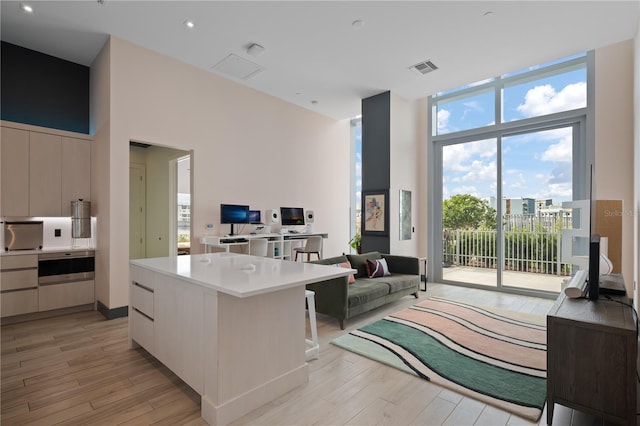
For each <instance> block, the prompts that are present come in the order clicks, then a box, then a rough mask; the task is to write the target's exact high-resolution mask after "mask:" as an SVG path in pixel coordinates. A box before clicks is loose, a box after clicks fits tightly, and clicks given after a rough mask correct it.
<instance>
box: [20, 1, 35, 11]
mask: <svg viewBox="0 0 640 426" xmlns="http://www.w3.org/2000/svg"><path fill="white" fill-rule="evenodd" d="M20 9H22V11H23V12H26V13H33V7H31V6H30V5H28V4H25V3H22V4H20Z"/></svg>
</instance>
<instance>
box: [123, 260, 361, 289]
mask: <svg viewBox="0 0 640 426" xmlns="http://www.w3.org/2000/svg"><path fill="white" fill-rule="evenodd" d="M130 262H131V265H133V266H139V267H142V268H146V269H149V270H152V271H155V272H158V273H161V274H164V275H167V276H172V277H179V278H182V279H184V280H186V281H189V282H191V283H193V284H196V285H200V286H203V287H207V288H210V289H213V290H216V291H220V292H222V293H226V294H229V295H231V296H235V297H251V296H255V295H258V294H265V293H270V292H274V291H278V290H283V289H287V288H291V287H296V286H300V285H306V284H310V283H314V282H318V281H324V280H329V279H332V278H338V277H343V276H347V275H349V274H353V273H356V272H357V271H356V270H354V269H347V268H340V267H335V266H327V265H316V264H313V263H307V262H292V261H287V260H279V259H271V258H268V257H259V256H249V255H245V254H237V253H207V254H196V255H186V256H170V257H158V258H150V259H134V260H131V261H130Z"/></svg>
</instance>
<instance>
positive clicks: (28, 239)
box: [4, 220, 43, 251]
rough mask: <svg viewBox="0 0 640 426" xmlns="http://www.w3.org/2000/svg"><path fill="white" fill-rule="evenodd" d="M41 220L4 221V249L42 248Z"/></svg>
mask: <svg viewBox="0 0 640 426" xmlns="http://www.w3.org/2000/svg"><path fill="white" fill-rule="evenodd" d="M42 224H43V222H42V221H41V220H30V221H6V222H4V249H5V251H10V250H34V249H42Z"/></svg>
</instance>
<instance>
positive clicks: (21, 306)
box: [0, 289, 38, 318]
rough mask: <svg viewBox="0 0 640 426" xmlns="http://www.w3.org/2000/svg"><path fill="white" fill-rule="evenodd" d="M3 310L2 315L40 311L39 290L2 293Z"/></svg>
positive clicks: (0, 295) (0, 299)
mask: <svg viewBox="0 0 640 426" xmlns="http://www.w3.org/2000/svg"><path fill="white" fill-rule="evenodd" d="M0 305H1V309H2V311H1V312H0V316H2V317H3V318H4V317H9V316H12V315H20V314H29V313H31V312H38V290H37V289H32V290H18V291H11V292H9V293H2V294H0Z"/></svg>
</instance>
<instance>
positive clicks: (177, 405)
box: [0, 284, 603, 426]
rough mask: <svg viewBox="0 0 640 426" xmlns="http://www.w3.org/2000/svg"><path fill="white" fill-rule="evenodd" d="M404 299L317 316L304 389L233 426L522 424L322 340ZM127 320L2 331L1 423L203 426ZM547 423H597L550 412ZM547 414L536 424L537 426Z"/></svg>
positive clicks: (542, 307)
mask: <svg viewBox="0 0 640 426" xmlns="http://www.w3.org/2000/svg"><path fill="white" fill-rule="evenodd" d="M428 296H441V297H447V298H452V299H457V300H463V301H469V302H474V303H478V304H483V305H490V306H497V307H502V308H506V309H512V310H520V311H523V312H529V313H534V314H540V315H544V314H545V313H546V312H547V310H548V309H549V308H550V307H551V305H552V303H553V301H552V300H546V299H538V298H532V297H524V296H516V295H508V294H501V293H495V292H488V291H483V290H478V289H469V288H462V287H456V286H447V285H440V284H429V290H428V292H427V293H424V292H420V298H421V299H424V298H426V297H428ZM415 302H416V300H415V299H414V298H413V297H406V298H403V299H402V300H400V301H397V302H395V303H393V304H390V305H388V306H385V307H383V308H381V309H378V310H376V311H375V312H370V313H367V314H363V315H360V316H359V317H357V318H354V319H353V320H350V321H347V322H346V326H347V330H345V331H343V330H340V328H339V326H338V322H337V321H336V320H334V319H332V318H328V317H325V316H323V315H318V317H317V320H318V333H319V338H320V357H319V359H317V360H313V361H311V362H310V363H309V367H310V377H309V383H308V384H307V385H305V386H302V387H300V388H297V389H295V390H293V391H291V392H289V393H287V394H286V395H284V396H281V397H279V398H277V399H276V400H275V401H272V402H271V403H269V404H267V405H265V406H263V407H260V408H258V409H256V410H254V411H252V412H251V413H249V414H247V415H245V416H243V417H241V418H240V419H237V420H236V421H235V422H234V423H233V424H234V425H259V426H263V425H264V426H266V425H302V424H304V425H529V424H531V423H529V422H527V421H526V420H523V419H520V418H517V417H516V416H512V415H510V414H509V413H507V412H504V411H501V410H498V409H496V408H493V407H491V406H487V405H485V404H482V403H479V402H477V401H475V400H473V399H469V398H466V397H463V396H462V395H459V394H457V393H455V392H451V391H449V390H446V389H443V388H440V387H438V386H436V385H433V384H431V383H429V382H427V381H425V380H422V379H419V378H416V377H413V376H410V375H408V374H406V373H403V372H401V371H399V370H396V369H394V368H391V367H387V366H385V365H382V364H380V363H377V362H375V361H372V360H369V359H368V358H364V357H361V356H358V355H356V354H353V353H351V352H347V351H345V350H343V349H340V348H338V347H335V346H333V345H331V344H330V341H331V340H332V339H334V338H335V337H337V336H340V335H342V334H344V333H346V332H347V331H349V330H352V329H355V328H358V327H361V326H363V325H365V324H368V323H370V322H372V321H374V320H376V319H379V318H381V317H383V316H384V315H387V314H389V313H392V312H395V311H397V310H400V309H402V308H404V307H406V306H410V305H412V304H414V303H415ZM127 330H128V329H127V318H120V319H116V320H111V321H106V320H104V318H103V317H102V316H101V315H100V314H99V313H97V312H94V311H88V312H81V313H73V314H68V315H64V316H60V317H55V318H48V319H41V320H34V321H29V322H25V323H19V324H11V325H3V326H2V329H1V335H2V336H1V337H2V348H1V358H2V362H1V364H2V366H1V375H0V387H1V403H0V423H1V424H2V425H3V426H9V425H57V424H60V425H193V426H195V425H204V424H206V423H205V422H204V420H202V419H201V418H200V398H199V396H198V395H197V394H196V393H195V392H194V391H193V390H192V389H190V388H189V387H188V386H186V385H185V384H184V383H183V382H182V381H181V380H180V379H179V378H177V377H176V376H175V375H174V374H173V373H172V372H171V371H169V370H168V369H167V368H165V367H164V366H163V365H162V364H161V363H159V362H158V361H157V360H156V359H154V358H153V357H151V356H150V355H149V354H147V353H146V352H145V351H144V350H143V349H129V348H128V344H127ZM554 414H555V415H554V425H556V424H557V425H575V426H580V425H595V424H603V423H602V421H601V420H599V419H597V418H593V417H591V416H588V415H586V414H583V413H579V412H574V411H573V410H570V409H567V408H564V407H561V406H556V409H555V413H554ZM545 415H546V413H543V416H542V418H541V421H540V424H545V423H546V422H545Z"/></svg>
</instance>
